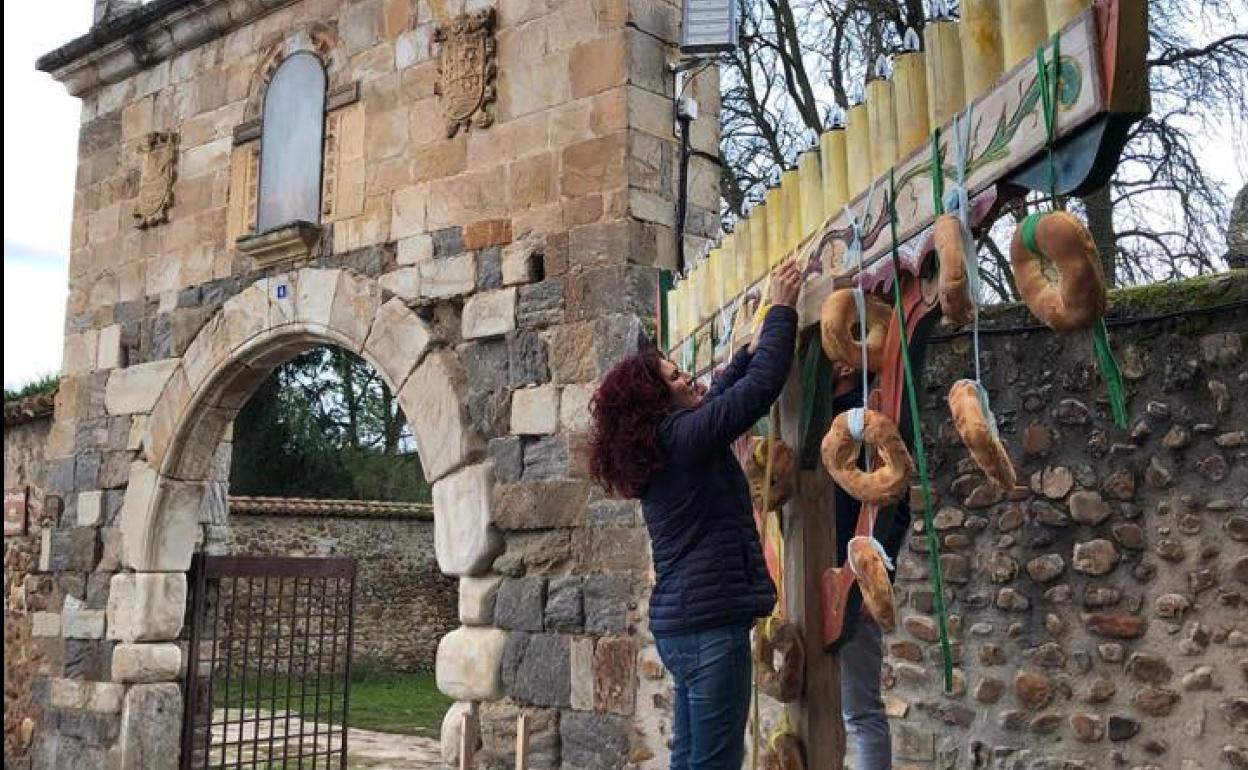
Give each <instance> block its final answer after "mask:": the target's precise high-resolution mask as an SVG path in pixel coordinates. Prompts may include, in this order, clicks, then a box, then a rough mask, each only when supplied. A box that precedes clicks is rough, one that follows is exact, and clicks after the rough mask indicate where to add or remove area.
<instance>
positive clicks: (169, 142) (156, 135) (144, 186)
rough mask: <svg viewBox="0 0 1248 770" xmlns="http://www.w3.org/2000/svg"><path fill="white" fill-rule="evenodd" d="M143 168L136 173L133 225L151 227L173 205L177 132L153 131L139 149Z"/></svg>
mask: <svg viewBox="0 0 1248 770" xmlns="http://www.w3.org/2000/svg"><path fill="white" fill-rule="evenodd" d="M139 150H140V152H141V153H142V155H143V169H142V172H141V174H140V176H139V199H138V200H137V201H136V202H135V204H134V226H135V227H137V228H139V229H144V228H148V227H154V226H155V225H158V224H161V223H162V222H168V221H169V207H170V206H172V205H173V182H174V180H175V179H176V178H177V169H178V135H177V134H176V133H174V132H172V131H153V132H152V133H150V134H148V135H147V136H145V137H144V138H143V144H142V145H141V146H140V148H139Z"/></svg>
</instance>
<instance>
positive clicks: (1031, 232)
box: [1021, 211, 1044, 254]
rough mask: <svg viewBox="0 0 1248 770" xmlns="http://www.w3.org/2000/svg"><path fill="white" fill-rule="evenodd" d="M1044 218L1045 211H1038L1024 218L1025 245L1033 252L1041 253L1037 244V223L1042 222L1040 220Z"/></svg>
mask: <svg viewBox="0 0 1248 770" xmlns="http://www.w3.org/2000/svg"><path fill="white" fill-rule="evenodd" d="M1043 218H1044V212H1042V211H1037V212H1036V213H1034V214H1031V215H1030V216H1028V217H1027V218H1026V219H1024V220H1023V224H1022V225H1021V227H1022V234H1023V246H1025V247H1026V248H1027V250H1028V251H1030V252H1031V253H1032V254H1040V253H1041V251H1040V247H1039V246H1038V245H1037V244H1036V225H1038V224H1040V220H1041V219H1043Z"/></svg>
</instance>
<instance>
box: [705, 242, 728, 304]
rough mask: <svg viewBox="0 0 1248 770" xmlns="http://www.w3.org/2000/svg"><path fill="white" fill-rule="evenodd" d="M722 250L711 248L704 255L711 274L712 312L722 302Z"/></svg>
mask: <svg viewBox="0 0 1248 770" xmlns="http://www.w3.org/2000/svg"><path fill="white" fill-rule="evenodd" d="M721 255H722V252H721V251H720V250H719V249H718V248H715V249H711V253H710V254H708V255H707V256H706V264H707V267H708V268H709V269H710V271H711V272H710V276H711V290H710V295H711V312H712V313H714V312H715V311H716V310H718V309H719V308H720V307H722V306H723V304H724V265H723V261H722V260H721V259H720V256H721Z"/></svg>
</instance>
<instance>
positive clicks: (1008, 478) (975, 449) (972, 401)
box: [948, 380, 1017, 492]
mask: <svg viewBox="0 0 1248 770" xmlns="http://www.w3.org/2000/svg"><path fill="white" fill-rule="evenodd" d="M948 400H949V411H950V412H951V413H952V414H953V427H954V428H955V429H956V430H957V431H958V435H959V436H961V437H962V443H963V444H965V445H966V448H967V450H968V451H970V453H971V458H972V459H974V460H975V464H976V465H978V466H979V469H980V470H982V471H983V472H984V475H985V476H987V477H988V478H990V479H992V481H993V482H994V483H995V484H996V485H997V486H999V487H1001V488H1002V489H1004V490H1005V491H1007V492H1008V491H1010V490H1011V489H1013V488H1014V482H1015V480H1016V478H1017V477H1016V476H1015V474H1014V464H1013V463H1012V462H1010V455H1009V453H1008V452H1006V451H1005V447H1004V446H1003V445H1002V444H1001V439H1000V438H994V437H993V435H992V430H991V429H990V428H989V427H988V419H987V417H986V416H985V415H984V410H983V409H982V405H981V404H980V402H979V392H978V388H977V387H976V385H975V381H974V380H958V381H957V382H955V383H953V387H952V388H950V389H949V399H948Z"/></svg>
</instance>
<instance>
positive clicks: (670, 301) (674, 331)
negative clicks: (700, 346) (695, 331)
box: [667, 281, 689, 342]
mask: <svg viewBox="0 0 1248 770" xmlns="http://www.w3.org/2000/svg"><path fill="white" fill-rule="evenodd" d="M688 285H689V284H688V283H687V282H686V281H681V282H680V283H678V284H676V286H675V287H673V288H672V291H671V292H670V293H669V294H668V295H667V316H668V321H667V333H668V336H669V337H670V338H671V341H672V342H680V341H681V340H682V339H684V338H685V287H686V286H688Z"/></svg>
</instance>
